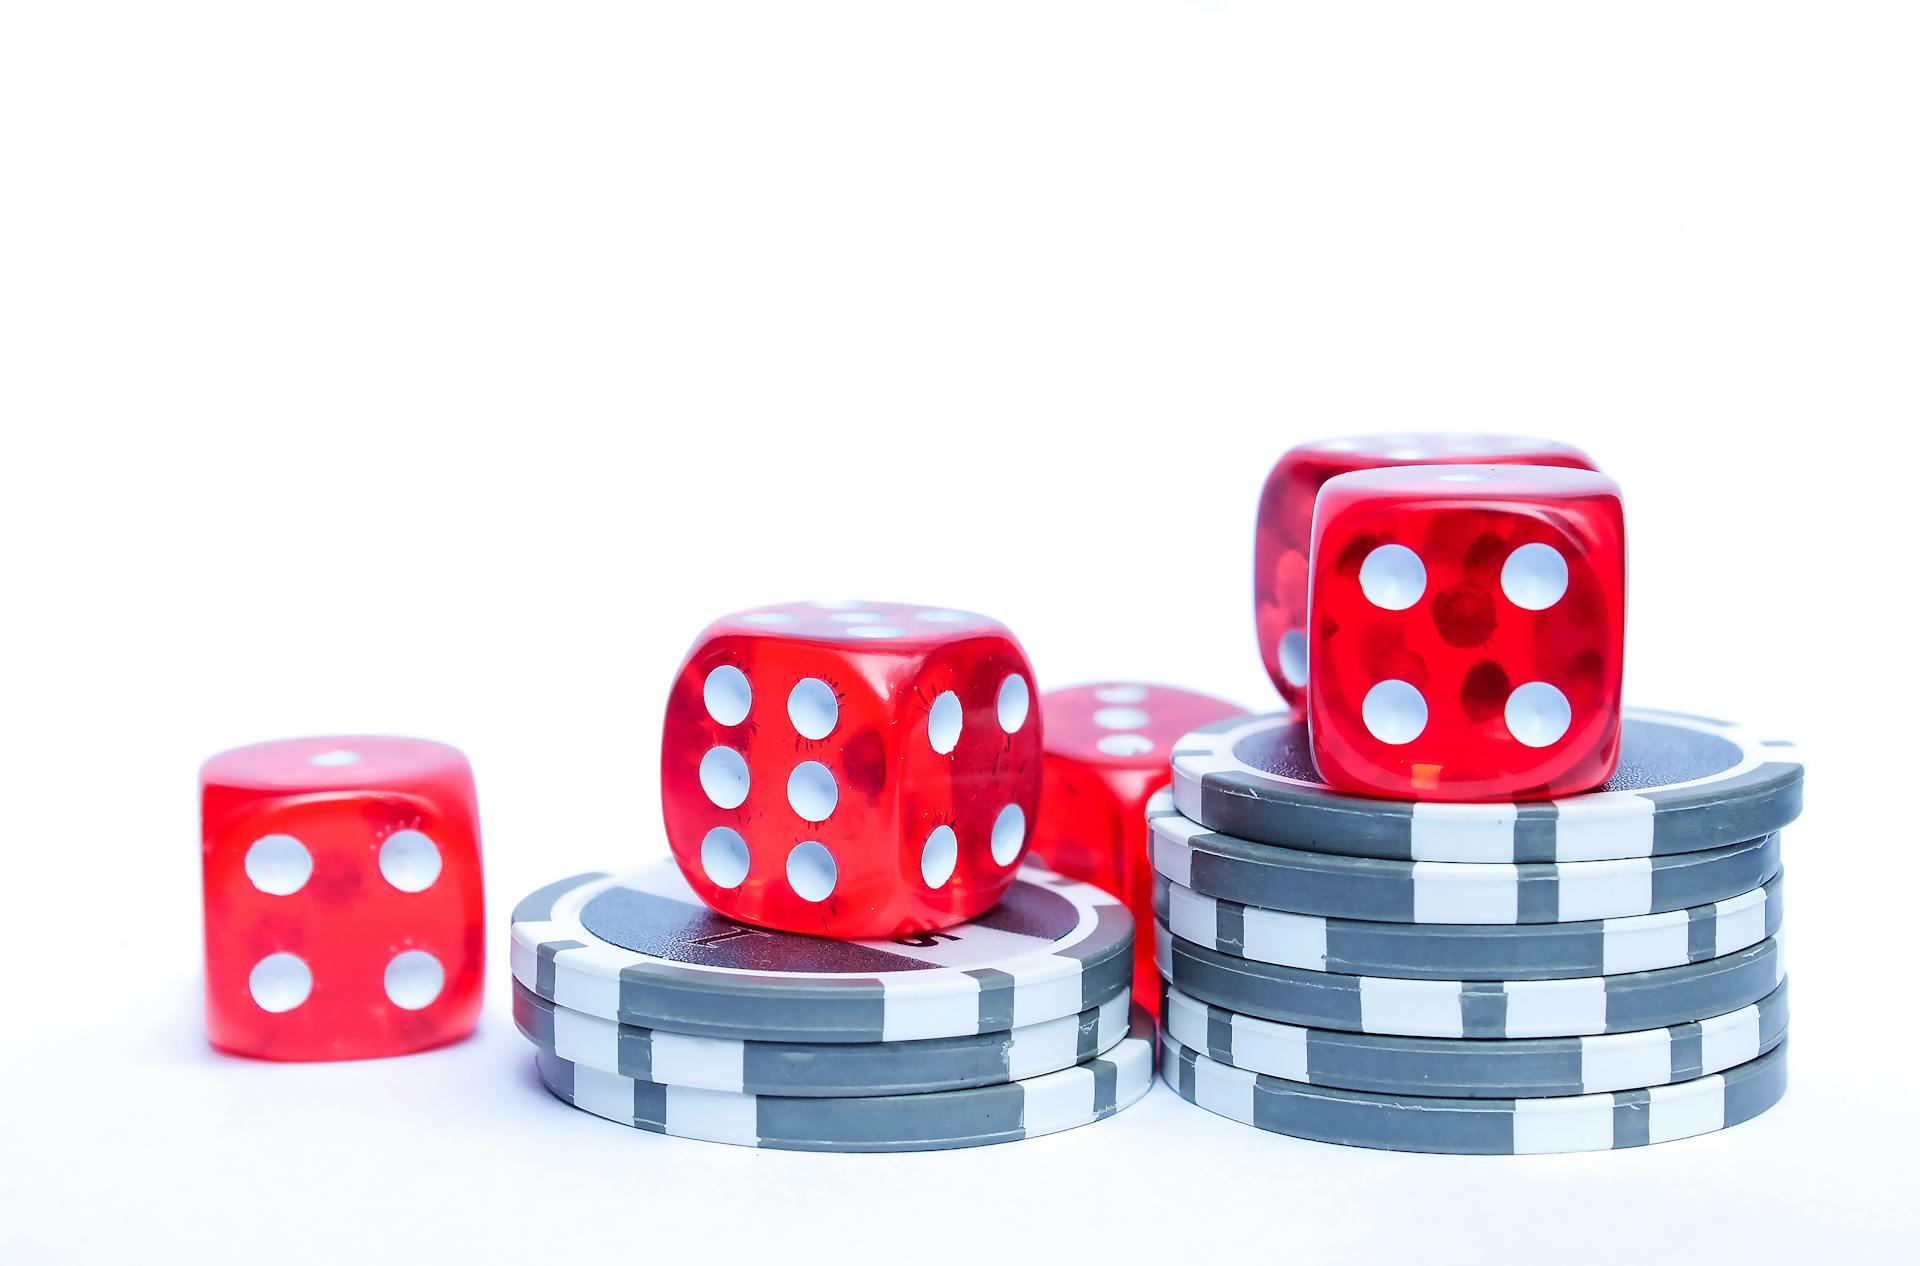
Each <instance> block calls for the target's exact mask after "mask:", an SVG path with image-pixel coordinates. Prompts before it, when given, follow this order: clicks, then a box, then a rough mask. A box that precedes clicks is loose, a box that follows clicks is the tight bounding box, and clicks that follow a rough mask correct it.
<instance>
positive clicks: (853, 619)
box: [827, 611, 881, 624]
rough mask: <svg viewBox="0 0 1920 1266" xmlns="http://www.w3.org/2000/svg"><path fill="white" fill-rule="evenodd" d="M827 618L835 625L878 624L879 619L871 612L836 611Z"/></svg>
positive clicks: (878, 616)
mask: <svg viewBox="0 0 1920 1266" xmlns="http://www.w3.org/2000/svg"><path fill="white" fill-rule="evenodd" d="M827 618H828V619H829V620H832V621H833V622H834V623H836V624H878V623H879V622H880V619H881V617H880V615H879V614H878V613H876V612H873V611H836V612H834V613H833V614H832V615H830V616H828V617H827Z"/></svg>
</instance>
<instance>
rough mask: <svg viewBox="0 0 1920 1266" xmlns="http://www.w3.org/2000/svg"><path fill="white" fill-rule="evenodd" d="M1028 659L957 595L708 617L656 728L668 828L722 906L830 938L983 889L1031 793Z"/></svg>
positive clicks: (949, 921)
mask: <svg viewBox="0 0 1920 1266" xmlns="http://www.w3.org/2000/svg"><path fill="white" fill-rule="evenodd" d="M1032 704H1033V669H1032V667H1031V666H1030V665H1029V664H1028V663H1027V657H1026V653H1025V652H1024V651H1022V650H1021V649H1020V644H1019V643H1018V642H1017V641H1015V640H1014V637H1013V634H1011V633H1009V632H1008V631H1007V629H1006V628H1005V627H1004V626H1002V625H1001V624H999V623H997V622H996V621H993V620H990V619H988V618H986V617H985V616H979V615H973V614H969V613H967V612H963V611H948V610H942V609H939V608H932V607H913V606H902V605H898V604H889V603H795V604H791V605H787V606H774V607H761V608H758V609H755V610H751V611H742V612H739V613H736V614H734V615H729V616H725V617H723V618H721V619H719V620H716V621H715V622H714V623H713V624H711V625H709V626H708V627H707V629H706V631H705V632H703V633H701V635H700V637H699V639H698V640H697V641H696V642H695V643H694V645H693V649H692V650H691V651H689V652H688V653H687V658H686V660H685V662H684V663H682V664H681V666H680V671H679V675H678V676H677V677H676V678H675V680H674V684H673V689H672V692H671V693H670V695H669V697H668V700H667V715H666V724H665V727H664V730H663V733H662V736H661V755H660V777H661V799H662V802H663V804H664V808H665V813H666V827H667V839H668V842H669V844H670V845H671V846H672V849H673V855H674V857H675V858H676V859H677V860H678V861H679V863H680V869H681V870H682V871H683V872H685V874H686V877H687V882H688V883H689V884H691V885H692V886H693V889H694V891H695V892H697V893H698V894H699V895H700V897H701V899H702V900H704V901H705V902H706V903H707V904H708V905H710V906H712V907H713V908H714V909H715V910H717V911H719V912H720V913H721V914H724V915H727V916H729V917H731V918H735V919H739V920H742V921H743V922H747V923H753V924H757V925H759V926H761V927H769V928H779V929H782V930H784V931H789V932H809V933H814V934H816V935H822V936H835V937H842V938H849V939H869V938H879V937H894V936H902V935H908V934H911V933H916V932H924V931H929V930H932V929H936V928H943V927H948V926H951V925H953V924H955V923H962V922H965V921H966V920H968V919H970V918H972V917H974V916H975V915H977V914H980V913H981V912H982V911H984V910H986V909H987V908H988V907H989V906H991V905H993V904H994V902H996V901H998V900H999V899H1000V897H1001V894H1003V893H1004V892H1005V891H1006V890H1007V886H1008V885H1009V884H1011V883H1012V882H1013V876H1014V871H1015V870H1016V869H1017V868H1018V866H1019V864H1020V859H1021V858H1022V857H1023V856H1024V855H1025V853H1026V851H1027V838H1028V832H1029V829H1030V827H1031V825H1032V822H1033V817H1034V812H1035V808H1036V805H1037V804H1038V801H1039V796H1040V730H1041V721H1040V715H1039V710H1038V709H1037V708H1035V707H1033V706H1032Z"/></svg>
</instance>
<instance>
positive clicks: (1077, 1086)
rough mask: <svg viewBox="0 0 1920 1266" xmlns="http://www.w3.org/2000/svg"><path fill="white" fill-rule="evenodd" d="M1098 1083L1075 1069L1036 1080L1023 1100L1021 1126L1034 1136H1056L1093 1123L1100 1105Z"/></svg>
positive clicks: (1088, 1074)
mask: <svg viewBox="0 0 1920 1266" xmlns="http://www.w3.org/2000/svg"><path fill="white" fill-rule="evenodd" d="M1098 1096H1099V1080H1098V1079H1097V1078H1096V1077H1095V1076H1094V1075H1093V1073H1092V1071H1091V1070H1089V1069H1087V1068H1084V1067H1080V1066H1077V1065H1076V1066H1075V1067H1073V1068H1063V1069H1061V1070H1060V1071H1059V1072H1057V1073H1051V1074H1049V1075H1047V1076H1045V1077H1037V1078H1035V1079H1034V1080H1033V1081H1032V1082H1031V1083H1030V1084H1029V1085H1028V1087H1027V1093H1026V1095H1025V1097H1024V1098H1023V1099H1022V1100H1021V1109H1022V1111H1021V1114H1020V1124H1021V1126H1022V1128H1024V1129H1026V1130H1027V1131H1028V1132H1029V1133H1033V1134H1053V1133H1056V1132H1058V1131H1060V1130H1066V1129H1071V1128H1072V1127H1073V1126H1075V1125H1078V1124H1080V1123H1081V1122H1083V1121H1087V1120H1090V1119H1091V1118H1092V1117H1093V1114H1094V1111H1095V1109H1096V1107H1097V1105H1098V1102H1099V1097H1098Z"/></svg>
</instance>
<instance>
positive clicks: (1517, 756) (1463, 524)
mask: <svg viewBox="0 0 1920 1266" xmlns="http://www.w3.org/2000/svg"><path fill="white" fill-rule="evenodd" d="M1626 557H1627V555H1626V529H1625V525H1624V522H1623V519H1622V516H1621V507H1620V489H1619V488H1618V487H1617V486H1616V485H1615V484H1614V482H1613V481H1612V480H1611V479H1608V478H1607V477H1606V476H1605V475H1601V474H1598V473H1595V472H1592V471H1583V470H1570V469H1558V468H1553V467H1545V466H1411V467H1402V468H1398V469H1384V470H1372V471H1362V472H1358V473H1354V474H1348V475H1340V476H1338V477H1336V478H1334V479H1331V480H1329V481H1328V482H1327V484H1326V485H1325V486H1324V487H1323V488H1322V489H1321V490H1320V496H1319V500H1318V504H1317V508H1316V509H1315V511H1314V516H1313V548H1312V558H1313V575H1312V584H1311V597H1310V602H1311V611H1310V616H1309V618H1310V626H1311V628H1312V645H1311V647H1310V651H1309V653H1310V662H1311V664H1312V669H1313V674H1312V684H1311V688H1310V689H1309V691H1308V701H1307V725H1308V733H1309V736H1310V741H1311V744H1312V748H1313V756H1314V760H1315V762H1316V763H1317V764H1318V766H1319V769H1320V776H1321V777H1322V778H1324V779H1325V780H1326V781H1327V782H1328V783H1330V784H1332V785H1333V786H1336V787H1340V788H1343V789H1345V790H1348V791H1354V792H1359V793H1361V794H1367V795H1377V796H1391V797H1395V798H1400V799H1417V800H1524V799H1535V798H1542V797H1549V796H1565V795H1571V794H1573V793H1575V792H1581V791H1587V790H1589V789H1591V788H1593V787H1596V786H1598V785H1599V784H1600V783H1602V782H1604V781H1605V780H1606V779H1607V777H1608V775H1610V774H1611V773H1612V772H1613V767H1614V762H1615V759H1616V757H1617V755H1618V751H1619V743H1620V665H1621V645H1622V639H1623V634H1624V632H1625V627H1626Z"/></svg>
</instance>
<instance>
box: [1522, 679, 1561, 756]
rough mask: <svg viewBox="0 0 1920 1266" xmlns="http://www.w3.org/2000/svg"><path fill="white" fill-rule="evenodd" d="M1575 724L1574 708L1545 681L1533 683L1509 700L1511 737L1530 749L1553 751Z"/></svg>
mask: <svg viewBox="0 0 1920 1266" xmlns="http://www.w3.org/2000/svg"><path fill="white" fill-rule="evenodd" d="M1572 724H1573V705H1572V704H1571V703H1569V702H1568V701H1567V697H1566V696H1565V695H1564V694H1561V693H1560V691H1559V690H1558V689H1557V688H1555V687H1553V686H1550V685H1548V684H1547V683H1546V682H1544V681H1530V682H1527V683H1526V684H1525V685H1523V686H1520V687H1519V688H1518V689H1516V690H1515V691H1514V692H1513V693H1512V694H1510V695H1508V696H1507V733H1509V734H1511V735H1513V737H1514V738H1516V739H1518V740H1520V741H1521V742H1522V743H1525V744H1526V745H1527V746H1528V747H1551V746H1553V745H1554V744H1555V743H1558V742H1559V741H1560V740H1561V739H1562V738H1565V737H1566V733H1567V728H1568V727H1569V726H1571V725H1572Z"/></svg>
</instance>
